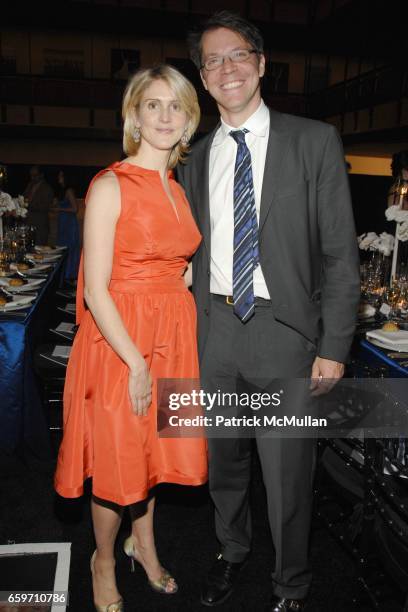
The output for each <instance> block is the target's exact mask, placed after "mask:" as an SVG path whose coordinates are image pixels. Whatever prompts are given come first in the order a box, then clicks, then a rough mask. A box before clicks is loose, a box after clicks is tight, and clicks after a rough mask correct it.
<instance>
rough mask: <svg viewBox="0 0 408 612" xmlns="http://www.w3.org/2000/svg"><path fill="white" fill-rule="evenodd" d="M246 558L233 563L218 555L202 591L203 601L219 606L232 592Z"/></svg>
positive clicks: (206, 604) (209, 604)
mask: <svg viewBox="0 0 408 612" xmlns="http://www.w3.org/2000/svg"><path fill="white" fill-rule="evenodd" d="M245 564H246V560H245V561H242V562H241V563H231V562H230V561H226V560H225V559H223V557H222V555H221V554H219V555H217V560H216V562H215V563H214V565H213V566H212V568H211V569H210V571H209V573H208V576H207V580H206V582H205V584H204V586H203V590H202V593H201V603H202V604H204V605H205V606H217V605H218V604H221V603H223V602H224V601H225V600H226V599H228V597H229V596H230V595H231V594H232V592H233V590H234V587H235V585H236V582H237V578H238V576H239V573H240V571H241V569H242V568H243V567H244V565H245Z"/></svg>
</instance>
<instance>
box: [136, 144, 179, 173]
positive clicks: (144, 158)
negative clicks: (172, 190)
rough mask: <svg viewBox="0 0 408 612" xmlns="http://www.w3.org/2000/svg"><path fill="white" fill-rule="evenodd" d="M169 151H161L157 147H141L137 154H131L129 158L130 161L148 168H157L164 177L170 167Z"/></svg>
mask: <svg viewBox="0 0 408 612" xmlns="http://www.w3.org/2000/svg"><path fill="white" fill-rule="evenodd" d="M169 158H170V152H169V151H160V150H157V149H150V148H149V149H146V148H142V146H141V147H140V149H139V151H138V152H137V154H136V155H131V156H130V157H128V158H127V161H128V163H130V164H135V165H136V166H141V167H142V168H146V169H147V170H157V171H158V172H159V173H160V176H161V177H162V178H164V177H165V176H166V175H167V171H168V169H169Z"/></svg>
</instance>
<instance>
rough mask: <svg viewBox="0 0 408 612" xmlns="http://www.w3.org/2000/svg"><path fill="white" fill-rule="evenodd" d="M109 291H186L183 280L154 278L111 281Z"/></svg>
mask: <svg viewBox="0 0 408 612" xmlns="http://www.w3.org/2000/svg"><path fill="white" fill-rule="evenodd" d="M109 291H114V292H117V293H134V294H146V293H185V292H186V291H188V289H187V286H186V284H185V282H184V279H183V278H155V279H151V278H149V279H139V278H134V279H129V278H127V279H112V280H111V281H110V283H109Z"/></svg>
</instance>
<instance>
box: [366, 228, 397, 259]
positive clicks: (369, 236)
mask: <svg viewBox="0 0 408 612" xmlns="http://www.w3.org/2000/svg"><path fill="white" fill-rule="evenodd" d="M357 240H358V246H359V248H360V249H361V250H362V251H376V252H377V253H381V254H382V255H384V256H386V257H388V256H389V255H391V253H392V251H393V249H394V236H392V235H391V234H387V232H382V233H381V234H380V235H379V236H378V234H376V233H375V232H367V233H365V234H361V236H358V238H357Z"/></svg>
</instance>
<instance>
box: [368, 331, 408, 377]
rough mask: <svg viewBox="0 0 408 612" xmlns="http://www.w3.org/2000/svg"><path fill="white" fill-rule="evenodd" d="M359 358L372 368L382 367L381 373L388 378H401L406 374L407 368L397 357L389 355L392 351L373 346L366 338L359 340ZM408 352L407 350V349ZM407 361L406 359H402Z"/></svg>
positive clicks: (407, 372)
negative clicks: (393, 357)
mask: <svg viewBox="0 0 408 612" xmlns="http://www.w3.org/2000/svg"><path fill="white" fill-rule="evenodd" d="M360 346H361V352H360V360H361V361H367V365H368V366H371V367H374V368H376V367H377V368H384V373H383V375H385V376H387V377H388V378H401V377H406V376H408V368H406V367H404V366H402V365H400V363H399V362H398V360H397V359H392V358H391V357H389V353H392V352H394V351H391V350H387V349H383V348H380V347H378V346H375V345H374V344H372V342H369V341H368V340H362V341H361V344H360ZM407 352H408V351H407ZM404 361H408V359H404Z"/></svg>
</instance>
